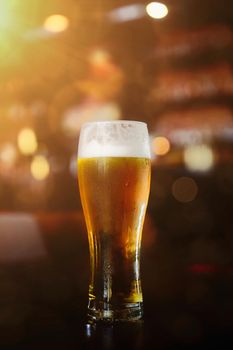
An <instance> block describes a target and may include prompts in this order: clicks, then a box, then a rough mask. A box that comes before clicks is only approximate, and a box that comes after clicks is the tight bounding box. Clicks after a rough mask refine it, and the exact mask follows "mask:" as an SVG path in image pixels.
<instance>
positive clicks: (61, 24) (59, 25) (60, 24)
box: [44, 15, 69, 33]
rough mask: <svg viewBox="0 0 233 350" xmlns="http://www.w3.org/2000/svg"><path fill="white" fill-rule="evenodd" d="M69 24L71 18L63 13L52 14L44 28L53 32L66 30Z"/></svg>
mask: <svg viewBox="0 0 233 350" xmlns="http://www.w3.org/2000/svg"><path fill="white" fill-rule="evenodd" d="M68 26H69V20H68V18H67V17H65V16H62V15H52V16H49V17H48V18H46V20H45V22H44V28H45V29H46V30H48V31H49V32H52V33H59V32H63V31H64V30H66V29H67V28H68Z"/></svg>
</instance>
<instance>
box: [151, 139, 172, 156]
mask: <svg viewBox="0 0 233 350" xmlns="http://www.w3.org/2000/svg"><path fill="white" fill-rule="evenodd" d="M170 148H171V144H170V142H169V140H168V139H167V138H166V137H164V136H156V137H155V138H154V139H153V140H152V151H153V153H154V154H155V155H157V156H164V155H165V154H167V153H168V152H169V151H170Z"/></svg>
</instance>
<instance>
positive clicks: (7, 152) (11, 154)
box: [0, 143, 16, 166]
mask: <svg viewBox="0 0 233 350" xmlns="http://www.w3.org/2000/svg"><path fill="white" fill-rule="evenodd" d="M15 160H16V149H15V146H14V145H12V144H11V143H6V144H5V145H3V146H2V147H1V150H0V162H3V163H4V164H5V165H8V166H11V165H13V164H14V163H15Z"/></svg>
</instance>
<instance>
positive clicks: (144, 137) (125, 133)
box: [78, 121, 151, 158]
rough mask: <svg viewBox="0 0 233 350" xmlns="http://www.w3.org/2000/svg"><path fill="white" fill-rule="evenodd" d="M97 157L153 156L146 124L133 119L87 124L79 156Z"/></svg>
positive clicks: (80, 144) (82, 134)
mask: <svg viewBox="0 0 233 350" xmlns="http://www.w3.org/2000/svg"><path fill="white" fill-rule="evenodd" d="M95 157H140V158H151V155H150V146H149V137H148V131H147V126H146V124H145V123H141V122H132V121H114V122H97V123H88V124H85V125H84V126H83V128H82V130H81V135H80V141H79V149H78V158H95Z"/></svg>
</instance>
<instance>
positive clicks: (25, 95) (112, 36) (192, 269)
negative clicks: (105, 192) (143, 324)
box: [0, 0, 233, 344]
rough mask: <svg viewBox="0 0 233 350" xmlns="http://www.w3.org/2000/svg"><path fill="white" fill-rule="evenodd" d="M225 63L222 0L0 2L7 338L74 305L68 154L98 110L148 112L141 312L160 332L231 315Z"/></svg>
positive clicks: (112, 115) (35, 330)
mask: <svg viewBox="0 0 233 350" xmlns="http://www.w3.org/2000/svg"><path fill="white" fill-rule="evenodd" d="M232 63H233V5H232V1H231V0H225V1H224V2H223V1H218V0H202V1H199V0H179V1H178V0H164V1H163V4H161V3H156V2H153V3H150V2H149V1H148V2H146V1H143V0H138V1H133V0H115V1H112V0H95V1H94V0H47V1H41V0H23V1H21V0H0V102H1V103H0V277H1V280H0V338H1V340H2V341H3V342H6V343H8V342H11V341H12V339H13V340H14V341H15V340H17V341H18V340H21V339H25V337H26V336H27V334H31V335H35V334H37V335H38V334H41V333H40V332H47V330H48V329H49V330H50V331H51V330H53V331H54V329H55V330H57V329H58V330H59V331H60V330H62V329H64V327H65V325H66V321H65V316H67V314H68V315H71V314H72V312H75V313H76V314H77V313H78V312H81V311H80V310H82V308H83V309H85V306H86V297H87V284H88V275H89V265H88V244H87V238H86V231H85V225H84V222H83V216H82V210H81V205H80V199H79V193H78V188H77V169H76V153H77V144H78V138H79V131H80V127H81V125H82V123H84V122H87V121H95V120H106V119H107V120H117V119H132V120H141V121H145V122H147V123H148V128H149V133H150V139H151V150H152V183H151V195H150V201H149V206H148V213H147V217H146V222H145V230H144V235H143V254H142V276H143V286H144V299H145V310H146V313H147V315H150V314H154V312H155V310H157V311H156V312H157V314H159V312H161V315H162V314H163V315H165V316H161V318H160V319H159V320H160V321H159V322H160V326H161V324H162V326H161V327H162V328H163V329H165V331H166V334H168V335H169V336H170V338H169V339H172V340H171V342H172V341H178V342H181V343H185V344H186V343H187V342H188V343H189V344H195V342H198V341H200V340H201V339H203V337H204V336H205V334H206V333H205V332H207V333H208V332H209V333H210V334H212V333H211V332H214V331H216V330H218V332H220V333H219V334H222V333H221V332H223V331H226V332H228V331H229V330H230V329H231V327H232V324H233V298H232V295H233V283H232V278H233V265H232V262H233V221H232V217H233V108H232V107H233V69H232ZM80 300H81V302H80ZM82 300H83V301H82ZM162 306H163V308H162ZM72 310H74V311H72ZM160 310H162V311H160ZM164 310H166V311H164ZM177 310H178V311H177ZM66 320H67V319H66ZM12 334H13V335H12ZM174 339H175V340H174Z"/></svg>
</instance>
